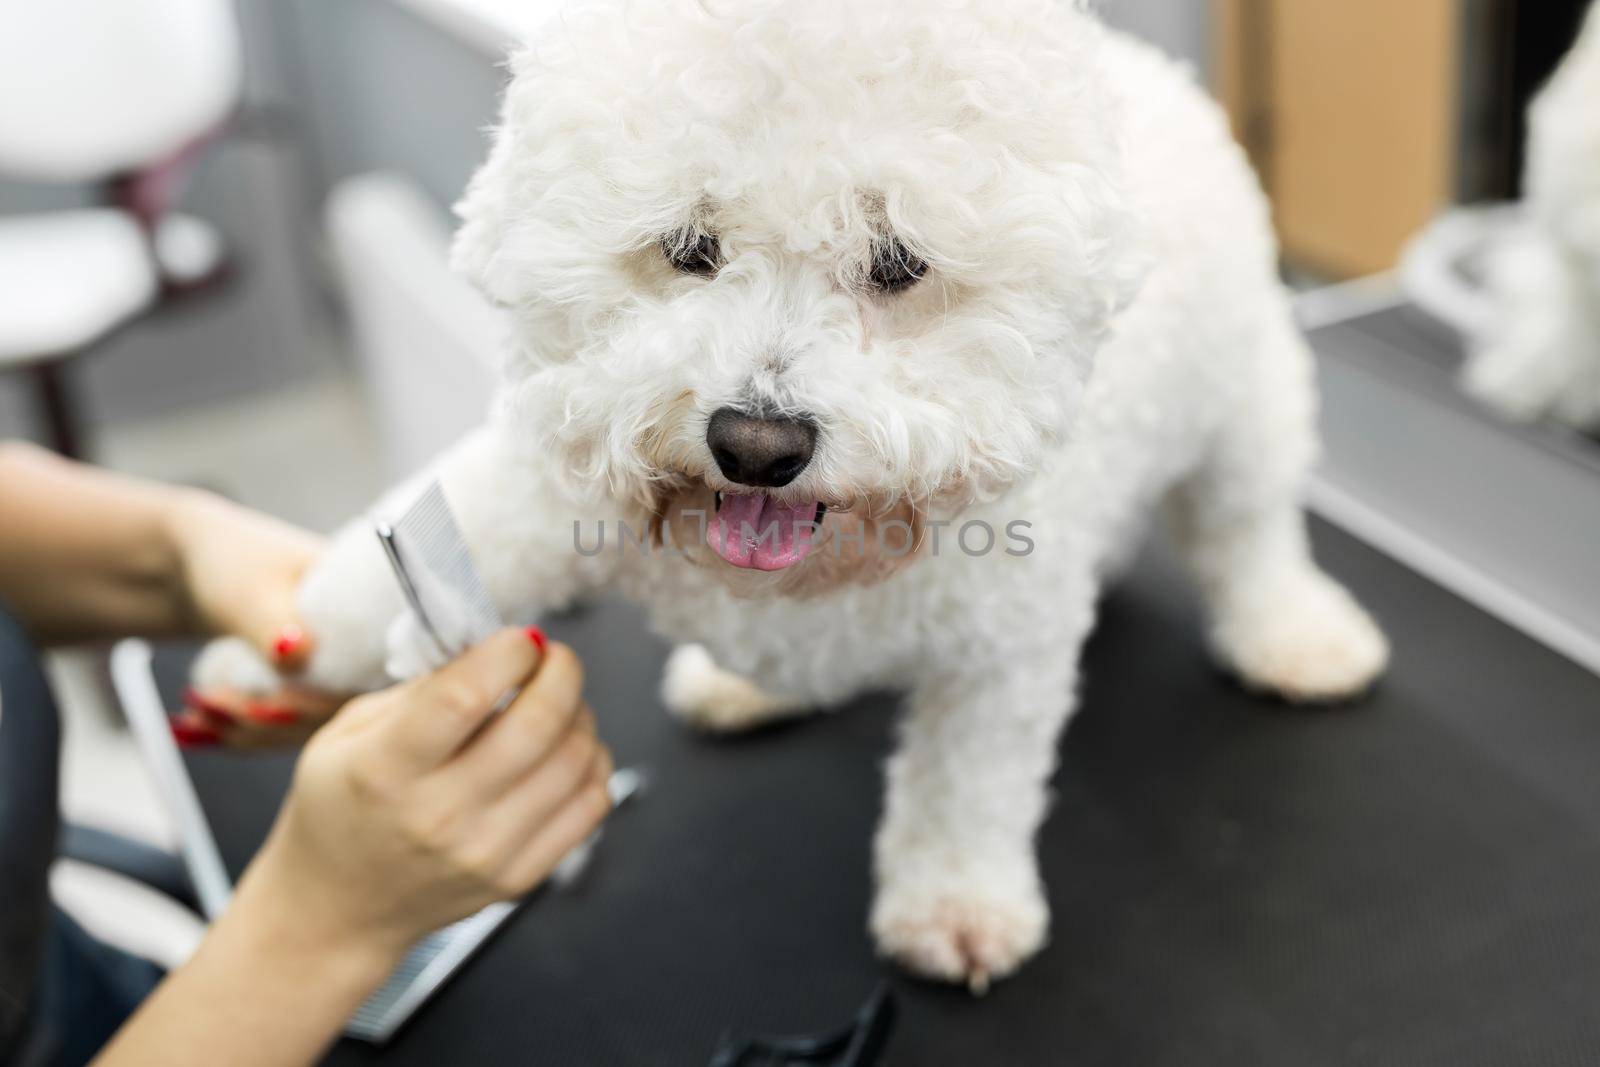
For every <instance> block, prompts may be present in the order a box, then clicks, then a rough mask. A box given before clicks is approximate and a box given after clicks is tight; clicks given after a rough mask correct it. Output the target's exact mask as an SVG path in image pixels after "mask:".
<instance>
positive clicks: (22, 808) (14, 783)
mask: <svg viewBox="0 0 1600 1067" xmlns="http://www.w3.org/2000/svg"><path fill="white" fill-rule="evenodd" d="M60 749H61V724H60V720H59V719H58V717H57V714H56V706H55V702H54V700H52V699H51V695H50V687H49V684H48V683H47V682H46V681H45V677H44V672H43V671H42V670H41V669H40V667H39V657H38V653H37V652H36V651H35V650H34V648H33V644H32V642H30V641H29V640H28V637H27V635H26V634H24V633H23V632H22V628H21V627H20V626H19V625H17V623H16V620H14V619H13V618H12V617H11V615H10V614H8V613H7V612H6V610H5V606H4V605H3V604H0V1062H5V1061H6V1059H7V1058H8V1054H9V1052H10V1051H11V1049H12V1046H13V1044H14V1043H15V1041H16V1039H17V1037H18V1035H19V1033H20V1032H21V1029H22V1026H23V1023H24V1022H25V1020H26V1018H27V1014H28V1010H29V1007H30V1005H31V1003H32V1000H33V995H34V989H35V983H36V982H37V981H38V975H39V964H40V957H41V954H42V952H43V948H44V939H45V933H46V930H47V928H48V917H49V906H50V897H49V882H48V878H49V872H50V861H51V858H52V857H53V856H54V855H55V846H56V821H57V785H58V777H59V773H58V764H59V760H60Z"/></svg>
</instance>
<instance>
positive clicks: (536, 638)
mask: <svg viewBox="0 0 1600 1067" xmlns="http://www.w3.org/2000/svg"><path fill="white" fill-rule="evenodd" d="M523 632H524V633H526V634H527V635H528V640H529V641H532V642H533V647H534V648H537V649H538V650H539V655H541V656H542V655H544V650H545V646H546V645H547V644H549V639H548V638H546V637H545V635H544V631H543V630H541V629H539V627H537V626H530V627H528V628H527V629H526V630H524V631H523Z"/></svg>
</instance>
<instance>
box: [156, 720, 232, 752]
mask: <svg viewBox="0 0 1600 1067" xmlns="http://www.w3.org/2000/svg"><path fill="white" fill-rule="evenodd" d="M168 721H169V722H170V724H171V726H172V737H173V739H174V740H175V741H177V742H178V744H179V745H182V746H183V747H184V748H206V747H209V746H211V745H216V744H221V743H222V735H221V734H219V733H217V731H215V730H213V729H212V728H211V727H209V726H205V725H203V724H201V723H198V722H193V721H191V720H189V719H170V720H168Z"/></svg>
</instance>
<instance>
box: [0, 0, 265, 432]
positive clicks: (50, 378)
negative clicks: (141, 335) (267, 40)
mask: <svg viewBox="0 0 1600 1067" xmlns="http://www.w3.org/2000/svg"><path fill="white" fill-rule="evenodd" d="M240 78H241V54H240V42H239V36H238V26H237V23H236V22H235V18H234V11H233V7H232V4H231V2H230V0H47V2H42V3H18V4H8V5H6V6H5V10H4V12H3V14H0V175H3V176H5V177H9V178H17V179H23V180H28V181H35V182H53V183H73V184H89V183H94V184H97V185H99V186H100V189H101V196H100V200H101V202H102V203H103V204H104V205H105V206H103V207H94V208H85V209H81V210H75V211H56V212H48V213H40V214H32V215H22V216H5V217H0V370H6V369H11V368H25V369H28V370H30V371H31V372H32V374H33V376H34V378H35V380H36V383H37V385H38V388H39V391H40V399H41V402H42V404H43V408H44V417H45V419H46V421H47V428H48V431H49V434H50V437H51V443H52V444H53V445H54V446H55V447H56V449H57V450H58V451H61V452H64V453H66V454H69V455H70V454H74V453H76V452H77V451H78V433H77V427H76V425H75V420H74V418H73V413H72V404H71V400H70V396H69V393H68V391H67V389H66V387H65V384H64V381H63V366H64V364H65V362H66V361H67V360H68V359H70V358H71V357H72V356H74V355H76V354H78V353H80V352H83V351H84V350H85V349H87V348H89V347H90V346H92V345H93V344H94V343H95V342H96V341H98V340H100V339H101V338H103V337H105V336H106V335H107V334H109V333H110V332H111V331H112V330H114V329H115V328H117V327H118V326H120V325H122V324H123V323H125V322H127V321H129V320H130V319H132V318H134V317H136V316H137V315H139V314H140V313H141V312H144V311H146V310H148V309H150V308H152V307H154V306H155V305H156V304H157V303H159V302H160V301H161V300H162V299H163V298H164V297H168V296H172V295H176V294H177V293H180V292H184V291H188V290H192V289H194V288H197V287H200V286H202V285H204V284H206V283H208V282H210V281H213V280H216V279H217V278H219V277H220V276H221V274H222V272H223V270H224V267H225V257H224V256H223V253H222V244H221V241H220V240H219V239H218V237H217V236H216V233H215V231H213V230H212V229H210V227H208V226H207V225H205V224H204V223H202V222H200V221H199V220H197V219H193V218H189V217H187V216H182V215H178V214H175V213H174V212H173V211H172V208H173V206H174V203H175V201H176V199H177V197H178V195H179V193H180V192H181V188H182V185H183V181H184V178H185V176H186V173H187V171H188V170H189V168H190V166H191V165H192V164H193V163H194V161H195V159H196V157H197V156H198V154H199V148H200V146H201V145H202V144H203V143H204V142H205V140H206V139H207V138H208V137H209V136H210V135H212V134H214V133H215V132H216V131H217V130H218V129H219V128H220V126H221V125H222V124H223V122H224V121H225V120H226V119H227V117H228V115H229V113H230V112H231V110H232V109H233V107H234V103H235V101H236V100H237V98H238V95H239V88H240Z"/></svg>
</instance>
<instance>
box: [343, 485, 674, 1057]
mask: <svg viewBox="0 0 1600 1067" xmlns="http://www.w3.org/2000/svg"><path fill="white" fill-rule="evenodd" d="M375 525H376V529H377V534H378V540H379V542H381V543H382V545H383V551H384V554H385V555H386V556H387V557H388V559H389V565H390V566H391V567H393V568H394V575H395V580H396V581H398V582H399V583H400V591H401V592H402V593H403V594H404V596H405V599H406V604H407V606H408V607H410V609H411V611H412V613H413V614H414V615H415V616H416V619H417V622H418V623H419V624H420V626H421V628H422V630H423V632H424V633H426V634H427V636H428V638H429V639H430V640H431V641H432V642H433V644H434V645H435V647H436V650H437V651H438V654H439V655H438V661H439V662H440V663H443V662H445V661H448V660H450V659H454V658H455V657H456V656H458V655H460V654H461V653H462V652H465V651H466V650H467V649H468V648H470V647H471V646H472V645H474V644H476V643H477V642H479V641H481V640H483V639H484V638H486V637H488V636H489V635H490V634H492V633H494V632H495V631H497V630H499V629H500V628H501V627H502V626H503V625H504V624H503V623H502V621H501V618H500V613H499V612H498V611H497V610H496V609H495V606H494V601H492V600H491V599H489V592H488V590H487V589H485V588H484V585H483V579H482V578H480V577H479V575H478V569H477V567H476V566H474V565H473V562H472V554H471V552H469V551H468V549H467V543H466V541H465V540H464V539H463V538H462V536H461V530H460V528H459V527H458V526H457V525H456V520H455V514H454V513H453V512H452V511H451V510H450V502H449V501H448V500H446V499H445V495H444V490H443V489H442V488H441V487H440V485H439V483H438V481H432V482H429V483H428V485H427V487H426V488H425V489H423V491H422V494H421V495H420V496H419V497H418V498H417V499H416V501H415V502H414V503H413V504H412V505H411V506H410V507H409V508H407V509H406V511H405V513H404V514H402V515H401V516H400V517H399V518H398V519H397V520H395V521H394V522H393V523H392V524H391V523H388V522H382V521H380V522H378V523H376V524H375ZM513 696H515V694H514V693H508V694H506V697H505V699H504V700H503V701H502V703H509V701H510V699H511V698H512V697H513ZM642 784H643V777H642V775H641V773H640V772H638V771H636V770H633V769H631V768H623V769H621V770H618V771H616V772H614V773H613V774H612V776H611V781H610V788H611V801H612V804H613V806H620V805H621V804H622V802H623V801H624V800H627V799H628V798H629V797H631V796H633V795H634V794H635V793H636V792H638V790H639V788H640V787H641V785H642ZM581 847H582V846H580V848H581ZM516 908H517V905H515V904H510V903H506V904H491V905H490V906H489V907H487V908H484V909H483V910H482V911H480V912H478V913H477V914H476V915H473V916H470V917H468V918H466V919H463V920H461V921H460V922H458V923H456V924H455V925H453V926H447V927H445V928H444V929H443V930H438V931H435V932H434V933H432V934H429V935H428V936H427V937H425V938H423V939H422V940H421V941H419V942H417V944H416V945H414V946H413V947H412V949H411V951H410V952H409V953H407V954H406V957H405V959H403V960H402V961H401V962H400V965H399V966H398V967H396V968H395V970H394V973H393V974H391V975H390V976H389V979H388V981H386V982H385V983H384V984H383V986H382V987H381V988H380V989H379V990H378V991H377V992H375V993H373V994H372V996H371V997H369V998H367V1001H366V1003H365V1004H363V1005H361V1007H360V1009H358V1010H357V1011H356V1013H355V1015H354V1016H352V1017H351V1019H350V1021H349V1022H348V1023H346V1024H345V1033H346V1034H348V1035H349V1036H351V1037H356V1038H360V1039H362V1040H364V1041H370V1042H374V1043H381V1042H383V1041H386V1040H388V1039H389V1037H390V1036H391V1035H392V1034H393V1033H394V1032H395V1030H396V1029H397V1028H398V1027H399V1026H400V1024H401V1023H403V1022H405V1021H406V1019H408V1018H410V1016H411V1015H412V1013H413V1012H415V1011H416V1010H417V1008H419V1007H421V1006H422V1004H423V1002H424V1001H426V1000H427V999H428V997H429V996H431V995H432V994H433V992H434V991H435V990H437V989H438V988H439V987H440V986H441V985H443V984H444V982H445V980H446V979H448V978H449V977H450V975H451V974H453V973H454V972H455V970H456V968H458V967H460V966H461V964H463V963H464V962H466V960H467V958H468V957H469V956H470V955H471V954H472V953H473V951H474V950H475V949H477V947H478V946H479V945H481V944H482V943H483V942H484V941H485V940H486V939H487V938H488V937H489V935H490V934H492V933H493V932H494V930H495V928H496V927H498V926H499V925H500V924H501V923H503V922H504V921H505V920H506V919H508V918H509V917H510V916H511V913H512V912H513V911H515V910H516Z"/></svg>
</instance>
